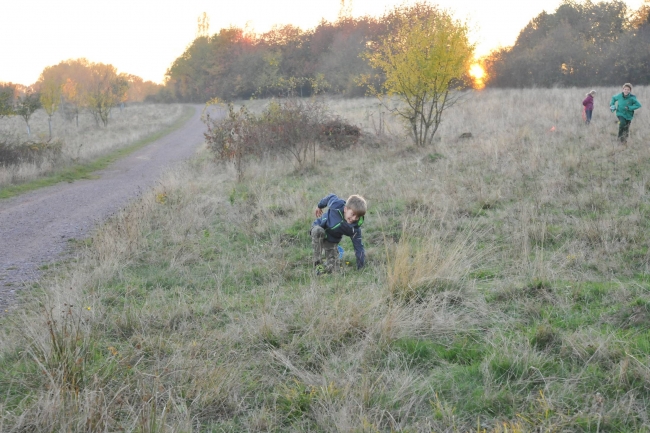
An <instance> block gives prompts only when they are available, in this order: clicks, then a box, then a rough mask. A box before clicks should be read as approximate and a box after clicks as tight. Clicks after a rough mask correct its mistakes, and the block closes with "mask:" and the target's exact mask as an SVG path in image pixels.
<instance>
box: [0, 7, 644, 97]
mask: <svg viewBox="0 0 650 433" xmlns="http://www.w3.org/2000/svg"><path fill="white" fill-rule="evenodd" d="M347 1H350V0H346V2H347ZM594 1H595V0H594ZM402 3H404V2H403V1H402V0H399V1H393V0H352V4H351V9H352V15H353V16H355V17H358V16H363V15H371V16H380V15H381V14H382V13H383V12H384V11H386V10H389V9H392V8H393V7H394V6H396V5H399V4H402ZM406 3H411V2H408V1H407V2H406ZM430 3H434V4H438V5H440V6H441V7H442V8H445V9H448V10H449V11H451V12H452V13H453V15H454V16H455V17H456V18H459V19H462V20H466V21H467V22H468V23H469V24H470V27H471V28H472V29H473V31H472V34H471V37H472V39H473V42H476V43H477V54H479V55H482V54H485V53H487V52H489V51H490V50H491V49H493V48H495V47H497V46H499V45H502V46H509V45H512V44H513V43H514V41H515V39H516V37H517V35H518V34H519V31H520V30H521V29H522V28H523V27H524V26H525V25H526V24H527V23H528V21H530V19H531V18H533V17H534V16H536V15H537V14H539V13H540V12H541V11H543V10H546V11H547V12H553V11H554V10H555V9H556V8H557V7H558V6H559V5H560V4H561V0H537V1H522V0H491V1H486V0H439V1H436V2H434V1H432V2H430ZM626 3H627V5H628V7H630V8H632V9H638V8H639V7H640V6H641V5H642V4H643V0H627V1H626ZM346 4H347V3H346ZM340 6H341V3H340V0H282V1H273V0H263V1H262V0H238V1H226V0H184V1H179V2H173V3H172V2H165V1H153V0H112V1H110V2H96V1H92V2H90V1H87V0H56V1H52V0H22V1H15V0H12V1H7V2H4V4H3V5H2V8H1V9H0V10H1V11H2V17H3V18H2V24H1V25H0V82H3V81H4V82H14V83H20V84H25V85H29V84H32V83H34V82H35V81H36V80H37V79H38V76H39V75H40V73H41V72H42V70H43V68H44V67H46V66H50V65H55V64H57V63H59V62H60V61H62V60H66V59H76V58H80V57H85V58H87V59H88V60H90V61H93V62H102V63H110V64H112V65H114V66H115V67H117V69H118V71H119V72H127V73H130V74H134V75H138V76H140V77H142V78H143V79H145V80H152V81H155V82H162V81H163V78H164V74H165V71H166V70H167V68H168V67H169V66H170V64H171V63H172V62H173V61H174V59H176V58H177V57H178V56H179V55H180V54H182V53H183V51H184V50H185V48H186V47H187V45H188V44H190V43H191V42H192V40H193V39H194V37H195V35H196V29H197V18H198V17H199V16H200V15H201V14H202V13H203V12H206V13H207V14H208V17H209V18H210V33H211V34H212V33H215V32H217V31H218V30H219V29H221V28H225V27H229V26H230V25H234V26H238V27H244V26H247V25H248V27H249V28H251V29H252V30H254V31H255V32H258V33H261V32H264V31H266V30H269V29H270V28H271V27H273V26H274V25H283V24H293V25H296V26H298V27H300V28H302V29H303V30H307V29H311V28H314V27H316V25H317V24H318V23H319V21H320V20H321V19H325V20H328V21H335V20H336V18H337V16H338V13H339V10H340Z"/></svg>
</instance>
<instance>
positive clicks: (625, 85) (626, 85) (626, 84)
mask: <svg viewBox="0 0 650 433" xmlns="http://www.w3.org/2000/svg"><path fill="white" fill-rule="evenodd" d="M623 87H628V88H629V89H630V92H631V91H632V85H631V84H630V83H625V84H623Z"/></svg>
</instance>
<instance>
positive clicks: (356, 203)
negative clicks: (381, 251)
mask: <svg viewBox="0 0 650 433" xmlns="http://www.w3.org/2000/svg"><path fill="white" fill-rule="evenodd" d="M325 208H327V210H326V211H325V210H324V209H325ZM366 210H367V204H366V200H365V199H364V198H363V197H361V196H360V195H351V196H350V197H349V198H348V199H347V200H342V199H340V198H339V197H337V196H336V195H335V194H329V195H327V196H326V197H324V198H323V199H322V200H321V201H319V202H318V206H317V207H316V210H315V212H314V213H315V214H316V221H314V223H313V224H312V226H311V229H310V230H309V234H310V235H311V244H312V247H313V248H314V266H315V268H316V274H317V275H320V274H322V273H326V272H328V273H329V272H333V271H335V270H336V269H337V268H338V265H339V252H338V244H339V242H341V238H343V235H345V236H350V239H352V245H353V246H354V255H355V256H356V258H357V269H361V268H362V267H363V266H364V265H365V261H366V252H365V250H364V248H363V243H362V242H361V225H362V224H363V216H364V215H365V214H366ZM323 251H324V252H325V261H324V262H323V261H322V256H323Z"/></svg>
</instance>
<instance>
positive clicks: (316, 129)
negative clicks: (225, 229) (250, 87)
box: [205, 99, 361, 178]
mask: <svg viewBox="0 0 650 433" xmlns="http://www.w3.org/2000/svg"><path fill="white" fill-rule="evenodd" d="M206 123H207V124H208V132H207V133H206V134H205V137H206V140H207V143H208V146H209V147H210V149H211V150H212V151H213V153H215V155H216V156H217V158H218V159H220V160H222V161H232V162H233V163H234V164H235V168H236V169H237V174H238V176H239V177H240V178H241V175H242V174H243V173H242V171H243V164H244V160H245V158H246V157H250V156H258V157H261V156H263V155H269V156H278V155H284V156H289V157H290V158H293V159H295V160H296V162H297V163H298V166H303V165H304V164H305V163H306V162H307V160H308V159H309V156H310V155H311V157H312V162H313V163H315V159H316V145H317V144H322V145H325V146H327V147H328V148H331V149H335V150H343V149H346V148H348V147H349V146H350V145H352V144H354V143H356V142H357V141H358V140H359V137H360V136H361V130H360V128H359V127H357V126H354V125H351V124H349V123H347V122H346V121H344V120H343V119H341V118H339V117H331V116H330V115H329V113H328V110H327V107H326V106H325V105H324V104H322V103H321V102H318V101H315V100H310V101H308V102H304V101H301V100H297V99H287V100H282V101H274V102H272V103H271V104H269V106H268V107H267V108H266V109H265V110H264V111H263V112H262V114H261V115H259V117H256V116H254V115H253V114H251V113H249V112H248V110H246V107H242V108H241V109H240V110H239V111H235V109H234V107H233V105H232V104H229V105H228V116H227V118H225V119H211V118H210V116H209V115H208V116H207V118H206Z"/></svg>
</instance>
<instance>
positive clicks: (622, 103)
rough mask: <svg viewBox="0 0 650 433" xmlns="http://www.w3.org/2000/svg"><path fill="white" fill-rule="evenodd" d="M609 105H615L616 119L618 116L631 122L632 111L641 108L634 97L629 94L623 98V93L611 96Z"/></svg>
mask: <svg viewBox="0 0 650 433" xmlns="http://www.w3.org/2000/svg"><path fill="white" fill-rule="evenodd" d="M617 102H618V104H617ZM609 105H610V106H612V105H616V117H619V116H620V117H623V118H625V119H627V120H632V118H633V117H634V110H638V109H639V108H641V104H639V101H637V100H636V96H634V95H633V94H631V93H630V94H629V95H627V97H625V96H624V95H623V92H621V93H619V94H618V95H614V96H612V101H611V102H610V103H609Z"/></svg>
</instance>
